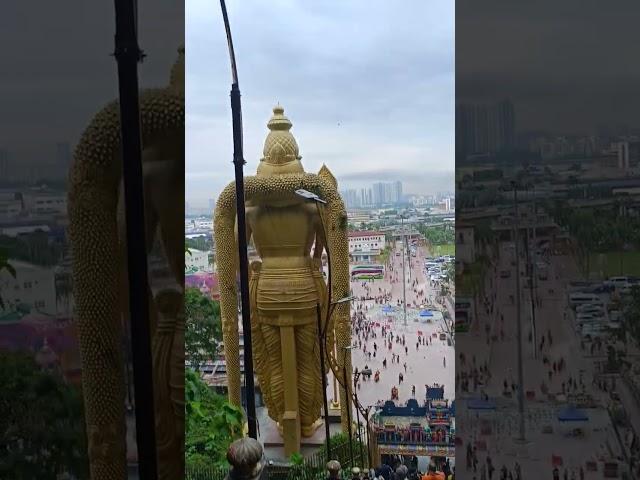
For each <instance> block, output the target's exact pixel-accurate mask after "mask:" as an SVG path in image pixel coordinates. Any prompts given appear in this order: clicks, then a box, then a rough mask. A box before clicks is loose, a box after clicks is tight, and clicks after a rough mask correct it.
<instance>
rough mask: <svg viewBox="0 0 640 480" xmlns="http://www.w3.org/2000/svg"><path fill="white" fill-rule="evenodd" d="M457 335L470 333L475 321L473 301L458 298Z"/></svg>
mask: <svg viewBox="0 0 640 480" xmlns="http://www.w3.org/2000/svg"><path fill="white" fill-rule="evenodd" d="M455 307H456V312H455V314H456V323H455V331H456V333H463V332H468V331H469V327H470V326H471V322H472V320H473V299H471V298H456V305H455Z"/></svg>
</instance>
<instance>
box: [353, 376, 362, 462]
mask: <svg viewBox="0 0 640 480" xmlns="http://www.w3.org/2000/svg"><path fill="white" fill-rule="evenodd" d="M360 375H361V372H360V371H358V373H357V374H356V375H354V377H353V397H354V399H355V404H356V422H357V423H356V425H358V442H360V463H361V464H364V450H363V446H362V433H361V431H360V402H359V401H358V379H359V378H360Z"/></svg>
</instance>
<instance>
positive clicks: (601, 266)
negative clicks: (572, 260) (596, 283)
mask: <svg viewBox="0 0 640 480" xmlns="http://www.w3.org/2000/svg"><path fill="white" fill-rule="evenodd" d="M589 270H590V271H591V274H590V275H591V276H592V277H594V278H608V277H615V276H618V275H637V276H640V252H622V253H620V252H607V253H592V254H591V258H590V260H589Z"/></svg>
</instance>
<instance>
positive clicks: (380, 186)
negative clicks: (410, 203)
mask: <svg viewBox="0 0 640 480" xmlns="http://www.w3.org/2000/svg"><path fill="white" fill-rule="evenodd" d="M372 192H373V198H372V204H373V205H378V206H380V205H394V204H397V203H400V202H402V182H398V181H396V182H378V183H374V184H373V189H372Z"/></svg>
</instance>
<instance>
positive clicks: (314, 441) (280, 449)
mask: <svg viewBox="0 0 640 480" xmlns="http://www.w3.org/2000/svg"><path fill="white" fill-rule="evenodd" d="M258 424H259V430H258V431H259V438H258V440H259V441H260V443H262V444H263V445H264V449H265V456H266V458H267V459H269V460H283V461H287V460H288V457H287V455H285V449H284V438H283V437H282V435H280V432H279V431H278V425H277V423H276V422H274V421H273V420H271V419H270V418H269V417H268V416H267V414H266V409H262V408H261V409H259V410H258ZM329 430H330V433H331V435H335V434H337V433H340V432H341V427H340V417H338V418H337V421H336V422H334V421H333V419H332V420H331V421H330V422H329ZM324 432H325V428H324V423H322V424H321V425H320V426H319V428H318V429H317V430H316V431H315V432H313V435H311V436H310V437H301V438H300V451H301V453H302V455H309V454H311V453H313V452H316V451H317V450H318V449H319V448H320V447H321V446H323V445H324V444H325V433H324Z"/></svg>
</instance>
